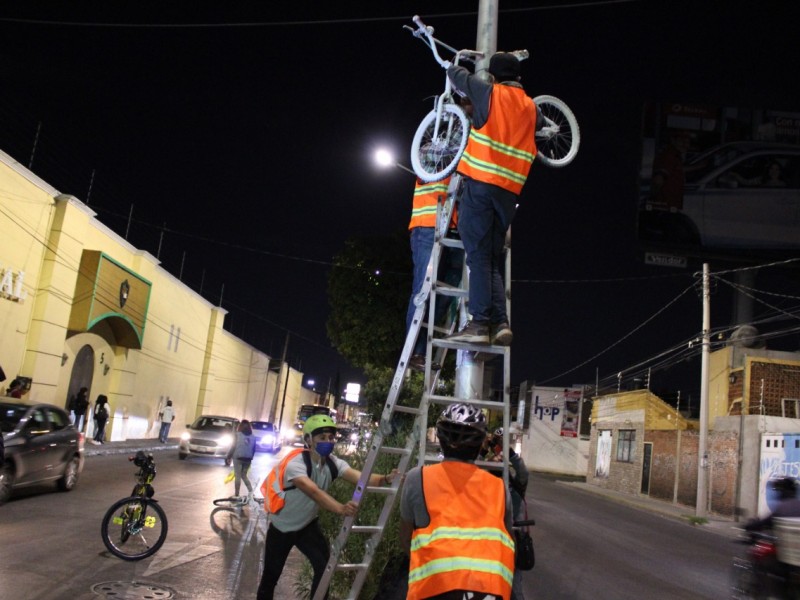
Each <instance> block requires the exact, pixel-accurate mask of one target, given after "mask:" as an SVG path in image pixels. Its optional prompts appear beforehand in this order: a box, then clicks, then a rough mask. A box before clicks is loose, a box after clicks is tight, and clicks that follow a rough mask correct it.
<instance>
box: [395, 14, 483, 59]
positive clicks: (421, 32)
mask: <svg viewBox="0 0 800 600" xmlns="http://www.w3.org/2000/svg"><path fill="white" fill-rule="evenodd" d="M411 20H412V21H414V23H415V24H416V26H417V28H416V29H414V28H413V27H409V26H408V25H403V28H404V29H408V30H409V31H410V32H411V35H413V36H414V37H418V38H420V39H421V38H423V36H424V37H425V39H424V40H423V41H424V42H425V44H426V45H427V46H428V48H430V49H431V52H433V58H435V59H436V62H437V63H439V65H440V66H442V67H444V68H447V67H448V66H449V65H450V64H451V63H450V61H447V60H445V59H443V58H442V57H441V55H440V54H439V50H438V48H437V46H441V47H442V48H445V49H446V50H449V51H450V52H452V53H453V54H454V55H455V56H454V58H453V61H452V64H454V65H457V64H458V62H459V60H461V59H462V58H464V59H467V60H471V61H472V62H475V61H476V60H478V59H480V58H483V52H478V51H477V50H467V49H463V50H456V49H455V48H453V47H451V46H448V45H447V44H445V43H444V42H442V41H441V40H437V39H436V38H435V37H433V27H431V26H429V25H425V23H423V22H422V19H420V18H419V15H414V16H413V17H412V19H411Z"/></svg>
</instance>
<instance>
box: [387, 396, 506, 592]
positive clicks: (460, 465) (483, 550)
mask: <svg viewBox="0 0 800 600" xmlns="http://www.w3.org/2000/svg"><path fill="white" fill-rule="evenodd" d="M436 432H437V434H438V436H439V443H440V444H441V449H442V454H443V455H444V460H443V461H442V462H441V463H439V464H435V465H430V466H424V467H415V468H413V469H411V470H410V471H409V472H408V474H407V476H406V480H405V482H404V484H403V494H402V498H401V501H400V543H401V544H402V545H403V547H404V548H406V549H407V550H408V551H409V552H410V564H409V573H408V598H409V599H410V600H423V599H432V598H436V599H437V600H464V599H466V598H474V599H476V600H478V599H484V598H485V599H487V600H488V599H490V598H496V599H500V598H502V599H503V600H508V599H509V598H510V596H511V584H512V580H513V578H514V541H513V536H512V535H511V526H512V517H511V510H512V509H511V498H510V495H509V493H508V490H507V489H506V486H505V484H504V483H503V480H502V479H501V478H499V477H495V476H493V475H491V474H490V473H488V472H486V471H484V470H482V469H480V468H478V467H476V466H475V464H473V463H474V461H475V459H476V458H477V457H478V453H479V452H480V449H481V446H482V444H483V442H484V440H485V439H486V417H485V416H484V414H483V413H482V412H481V411H480V410H479V409H477V408H475V407H474V406H472V405H471V404H451V405H450V406H448V407H447V408H446V409H445V410H444V411H443V412H442V415H441V416H440V417H439V420H438V421H437V423H436ZM468 594H469V595H468Z"/></svg>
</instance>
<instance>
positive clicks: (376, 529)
mask: <svg viewBox="0 0 800 600" xmlns="http://www.w3.org/2000/svg"><path fill="white" fill-rule="evenodd" d="M350 531H352V532H353V533H380V532H382V531H383V527H380V526H378V525H353V526H352V527H351V528H350Z"/></svg>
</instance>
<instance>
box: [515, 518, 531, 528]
mask: <svg viewBox="0 0 800 600" xmlns="http://www.w3.org/2000/svg"><path fill="white" fill-rule="evenodd" d="M531 525H536V521H535V520H534V519H525V520H524V521H514V524H513V526H514V527H530V526H531Z"/></svg>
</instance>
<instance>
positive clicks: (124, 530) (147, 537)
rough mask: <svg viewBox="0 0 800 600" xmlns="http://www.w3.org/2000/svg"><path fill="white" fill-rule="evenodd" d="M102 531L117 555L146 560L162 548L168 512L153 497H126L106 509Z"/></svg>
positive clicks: (107, 543) (104, 538) (125, 558)
mask: <svg viewBox="0 0 800 600" xmlns="http://www.w3.org/2000/svg"><path fill="white" fill-rule="evenodd" d="M100 535H101V536H102V538H103V543H104V544H105V545H106V548H108V551H109V552H111V554H113V555H114V556H118V557H119V558H121V559H123V560H142V559H143V558H147V557H148V556H152V555H153V554H155V553H156V552H158V549H159V548H161V546H162V544H163V543H164V540H166V539H167V515H166V514H165V513H164V509H162V508H161V506H160V505H159V504H158V502H156V501H155V500H153V499H151V498H141V497H139V496H133V497H131V498H123V499H122V500H118V501H117V502H115V503H114V504H113V506H111V508H109V509H108V511H107V512H106V514H105V516H104V517H103V523H102V525H101V526H100Z"/></svg>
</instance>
